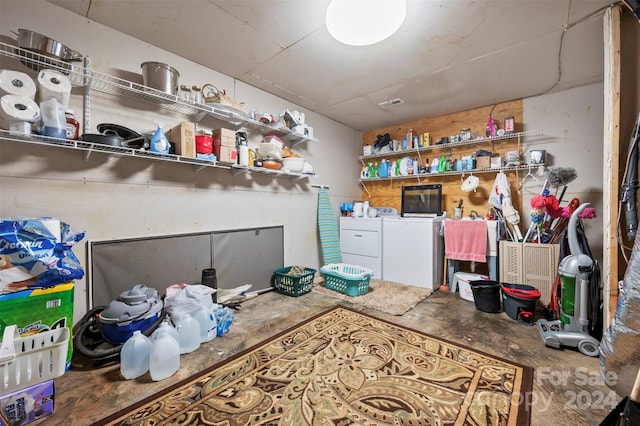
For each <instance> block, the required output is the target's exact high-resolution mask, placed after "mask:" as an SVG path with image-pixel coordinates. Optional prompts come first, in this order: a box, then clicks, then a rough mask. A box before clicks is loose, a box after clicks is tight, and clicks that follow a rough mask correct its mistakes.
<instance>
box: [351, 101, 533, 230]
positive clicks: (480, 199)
mask: <svg viewBox="0 0 640 426" xmlns="http://www.w3.org/2000/svg"><path fill="white" fill-rule="evenodd" d="M489 113H491V114H492V116H493V118H494V120H496V123H497V124H498V127H499V128H503V126H504V118H505V117H508V116H513V117H514V119H515V131H516V132H521V131H523V123H522V100H518V101H511V102H506V103H501V104H497V105H495V106H494V105H490V106H487V107H482V108H476V109H471V110H467V111H462V112H457V113H453V114H447V115H443V116H439V117H433V118H423V119H420V120H415V121H411V122H408V123H402V124H399V125H395V126H390V127H386V128H380V129H374V130H370V131H367V132H365V133H364V134H363V137H362V145H363V146H364V145H372V146H373V145H374V143H375V142H376V139H377V136H378V135H382V134H385V133H389V135H390V136H391V138H392V139H396V140H402V138H403V137H404V136H405V134H406V133H407V130H408V129H413V131H414V134H418V135H420V134H422V133H424V132H429V133H430V136H431V144H432V145H433V144H434V143H435V142H436V141H437V140H438V139H440V138H441V137H445V136H446V137H449V136H451V135H459V134H460V131H461V130H462V129H465V128H470V129H471V132H472V134H473V135H474V137H475V136H483V137H484V136H485V126H486V123H487V119H488V118H489ZM480 149H483V150H486V151H490V152H493V153H496V154H500V155H504V153H505V152H507V151H513V150H516V149H518V140H517V139H509V140H498V141H495V142H487V143H479V144H469V145H463V146H447V145H438V146H437V148H434V149H431V150H426V151H421V152H420V157H421V162H420V164H424V163H425V158H426V159H427V160H428V161H431V160H432V159H433V157H434V156H438V157H439V156H441V155H443V154H447V153H449V152H450V153H451V154H452V156H451V158H452V159H459V158H460V157H461V156H463V155H469V154H471V153H472V152H474V151H477V150H480ZM520 150H522V146H520ZM521 152H522V151H521ZM409 155H411V156H413V157H415V156H416V154H415V152H414V153H412V154H409ZM402 156H403V154H402V152H399V153H398V157H397V158H400V157H402ZM385 158H389V159H393V158H396V157H385ZM467 176H468V175H464V176H462V175H459V174H453V175H438V174H428V175H421V176H419V177H415V178H414V177H411V178H400V179H382V180H380V181H366V182H363V184H364V185H365V187H366V190H365V189H364V188H363V191H362V200H363V201H369V203H370V204H371V206H385V207H395V208H396V209H398V212H399V211H400V204H401V193H402V187H403V186H407V185H418V184H431V183H441V184H442V193H443V209H445V210H446V212H447V214H448V215H449V217H452V216H453V209H454V207H457V205H458V202H459V201H460V200H462V201H463V208H464V215H465V216H467V215H468V214H469V212H470V211H471V210H475V211H476V212H477V213H478V214H479V215H482V216H484V215H486V213H487V211H488V210H489V204H488V202H487V200H488V199H489V193H490V191H491V189H492V187H493V182H494V180H495V176H496V172H483V173H478V174H476V176H477V177H478V178H479V179H480V186H479V187H478V189H477V191H476V192H469V193H466V192H464V191H462V189H461V184H462V179H463V178H466V177H467ZM507 176H508V177H509V183H510V184H511V197H512V200H513V205H514V207H516V209H518V210H519V209H520V206H521V204H522V201H521V199H520V196H519V195H518V193H517V189H518V188H517V186H518V185H519V182H518V180H516V176H515V172H507ZM521 177H522V176H521V175H520V178H521ZM520 180H521V179H520ZM367 191H368V192H367ZM520 214H523V212H522V211H521V212H520Z"/></svg>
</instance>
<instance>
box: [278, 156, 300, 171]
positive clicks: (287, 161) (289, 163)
mask: <svg viewBox="0 0 640 426" xmlns="http://www.w3.org/2000/svg"><path fill="white" fill-rule="evenodd" d="M282 167H283V168H285V169H287V170H289V171H290V172H293V173H300V172H302V169H303V168H304V158H301V157H287V158H283V159H282Z"/></svg>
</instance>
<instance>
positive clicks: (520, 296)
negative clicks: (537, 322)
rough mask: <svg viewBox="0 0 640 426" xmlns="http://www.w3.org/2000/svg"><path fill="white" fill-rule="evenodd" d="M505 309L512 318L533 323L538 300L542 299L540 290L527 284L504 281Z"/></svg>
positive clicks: (503, 296)
mask: <svg viewBox="0 0 640 426" xmlns="http://www.w3.org/2000/svg"><path fill="white" fill-rule="evenodd" d="M501 286H502V299H503V305H504V311H505V312H506V313H507V315H509V317H510V318H512V319H514V320H516V321H520V322H524V323H527V324H533V321H534V314H535V311H536V302H537V301H538V299H540V290H538V289H537V288H535V287H533V286H530V285H526V284H509V283H502V285H501Z"/></svg>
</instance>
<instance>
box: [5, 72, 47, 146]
mask: <svg viewBox="0 0 640 426" xmlns="http://www.w3.org/2000/svg"><path fill="white" fill-rule="evenodd" d="M35 96H36V84H35V83H34V81H33V79H32V78H31V77H29V76H28V75H27V74H25V73H23V72H19V71H11V70H0V123H1V125H2V128H3V129H7V130H19V129H20V128H22V130H23V131H20V133H26V131H24V130H26V129H24V123H33V122H34V121H36V120H37V119H38V118H39V117H40V108H39V107H38V104H36V102H35V101H34V99H35ZM14 127H15V128H14ZM29 131H30V126H29Z"/></svg>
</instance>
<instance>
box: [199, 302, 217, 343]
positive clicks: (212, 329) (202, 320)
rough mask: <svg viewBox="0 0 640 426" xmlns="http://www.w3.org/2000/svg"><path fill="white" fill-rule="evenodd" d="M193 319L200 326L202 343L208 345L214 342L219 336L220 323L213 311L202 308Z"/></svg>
mask: <svg viewBox="0 0 640 426" xmlns="http://www.w3.org/2000/svg"><path fill="white" fill-rule="evenodd" d="M193 317H194V318H195V319H196V320H197V321H198V323H199V324H200V343H206V342H210V341H211V340H213V339H214V338H215V337H216V335H217V334H218V332H217V329H218V322H217V321H216V316H215V315H214V314H213V310H209V309H206V308H200V309H198V310H196V311H195V313H194V314H193Z"/></svg>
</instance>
